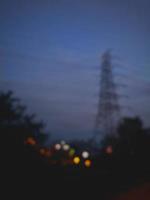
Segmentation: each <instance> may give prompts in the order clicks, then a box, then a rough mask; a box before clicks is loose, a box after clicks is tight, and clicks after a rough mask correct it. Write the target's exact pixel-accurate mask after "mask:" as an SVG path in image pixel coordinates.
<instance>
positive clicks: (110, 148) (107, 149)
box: [106, 145, 113, 154]
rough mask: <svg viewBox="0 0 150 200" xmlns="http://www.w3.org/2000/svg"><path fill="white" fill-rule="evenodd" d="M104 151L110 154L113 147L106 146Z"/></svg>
mask: <svg viewBox="0 0 150 200" xmlns="http://www.w3.org/2000/svg"><path fill="white" fill-rule="evenodd" d="M106 153H107V154H112V153H113V148H112V146H111V145H110V146H108V147H106Z"/></svg>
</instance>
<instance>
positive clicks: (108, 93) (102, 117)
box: [94, 51, 120, 140]
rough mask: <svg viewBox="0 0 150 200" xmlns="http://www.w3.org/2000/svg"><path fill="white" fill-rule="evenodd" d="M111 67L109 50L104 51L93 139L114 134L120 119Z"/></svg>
mask: <svg viewBox="0 0 150 200" xmlns="http://www.w3.org/2000/svg"><path fill="white" fill-rule="evenodd" d="M112 68H113V66H112V57H111V52H110V51H106V52H105V53H104V54H103V55H102V62H101V73H100V83H99V85H100V91H99V101H98V112H97V115H96V120H95V130H94V139H95V140H96V138H97V137H99V138H101V136H104V135H111V134H115V133H116V128H117V124H118V121H119V119H120V105H119V103H118V94H117V91H116V84H115V82H114V75H113V70H112Z"/></svg>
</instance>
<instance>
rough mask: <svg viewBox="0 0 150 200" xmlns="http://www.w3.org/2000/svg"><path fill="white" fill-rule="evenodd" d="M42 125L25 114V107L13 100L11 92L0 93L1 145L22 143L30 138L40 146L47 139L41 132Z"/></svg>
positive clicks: (32, 116) (18, 101) (16, 99)
mask: <svg viewBox="0 0 150 200" xmlns="http://www.w3.org/2000/svg"><path fill="white" fill-rule="evenodd" d="M43 129H44V123H43V122H42V121H37V120H36V119H35V115H33V114H32V115H29V114H27V113H26V107H25V106H24V105H22V104H21V102H20V100H19V99H18V98H15V97H14V95H13V92H12V91H8V92H0V132H1V137H3V140H2V141H3V143H6V144H8V142H9V141H11V142H12V141H13V142H14V143H16V142H23V141H24V139H25V138H27V137H29V136H32V137H34V138H35V139H36V141H37V142H38V143H40V144H43V143H44V142H45V140H46V139H47V135H46V134H45V133H44V132H43Z"/></svg>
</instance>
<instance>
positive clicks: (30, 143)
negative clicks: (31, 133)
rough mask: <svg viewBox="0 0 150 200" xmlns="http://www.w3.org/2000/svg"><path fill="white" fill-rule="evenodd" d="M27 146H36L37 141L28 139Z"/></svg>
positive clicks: (31, 138)
mask: <svg viewBox="0 0 150 200" xmlns="http://www.w3.org/2000/svg"><path fill="white" fill-rule="evenodd" d="M25 144H29V145H32V146H34V145H36V141H35V139H34V138H33V137H28V138H27V139H26V141H25Z"/></svg>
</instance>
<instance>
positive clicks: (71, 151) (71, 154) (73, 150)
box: [69, 148, 75, 156]
mask: <svg viewBox="0 0 150 200" xmlns="http://www.w3.org/2000/svg"><path fill="white" fill-rule="evenodd" d="M74 154H75V149H73V148H71V149H70V151H69V156H73V155H74Z"/></svg>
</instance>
